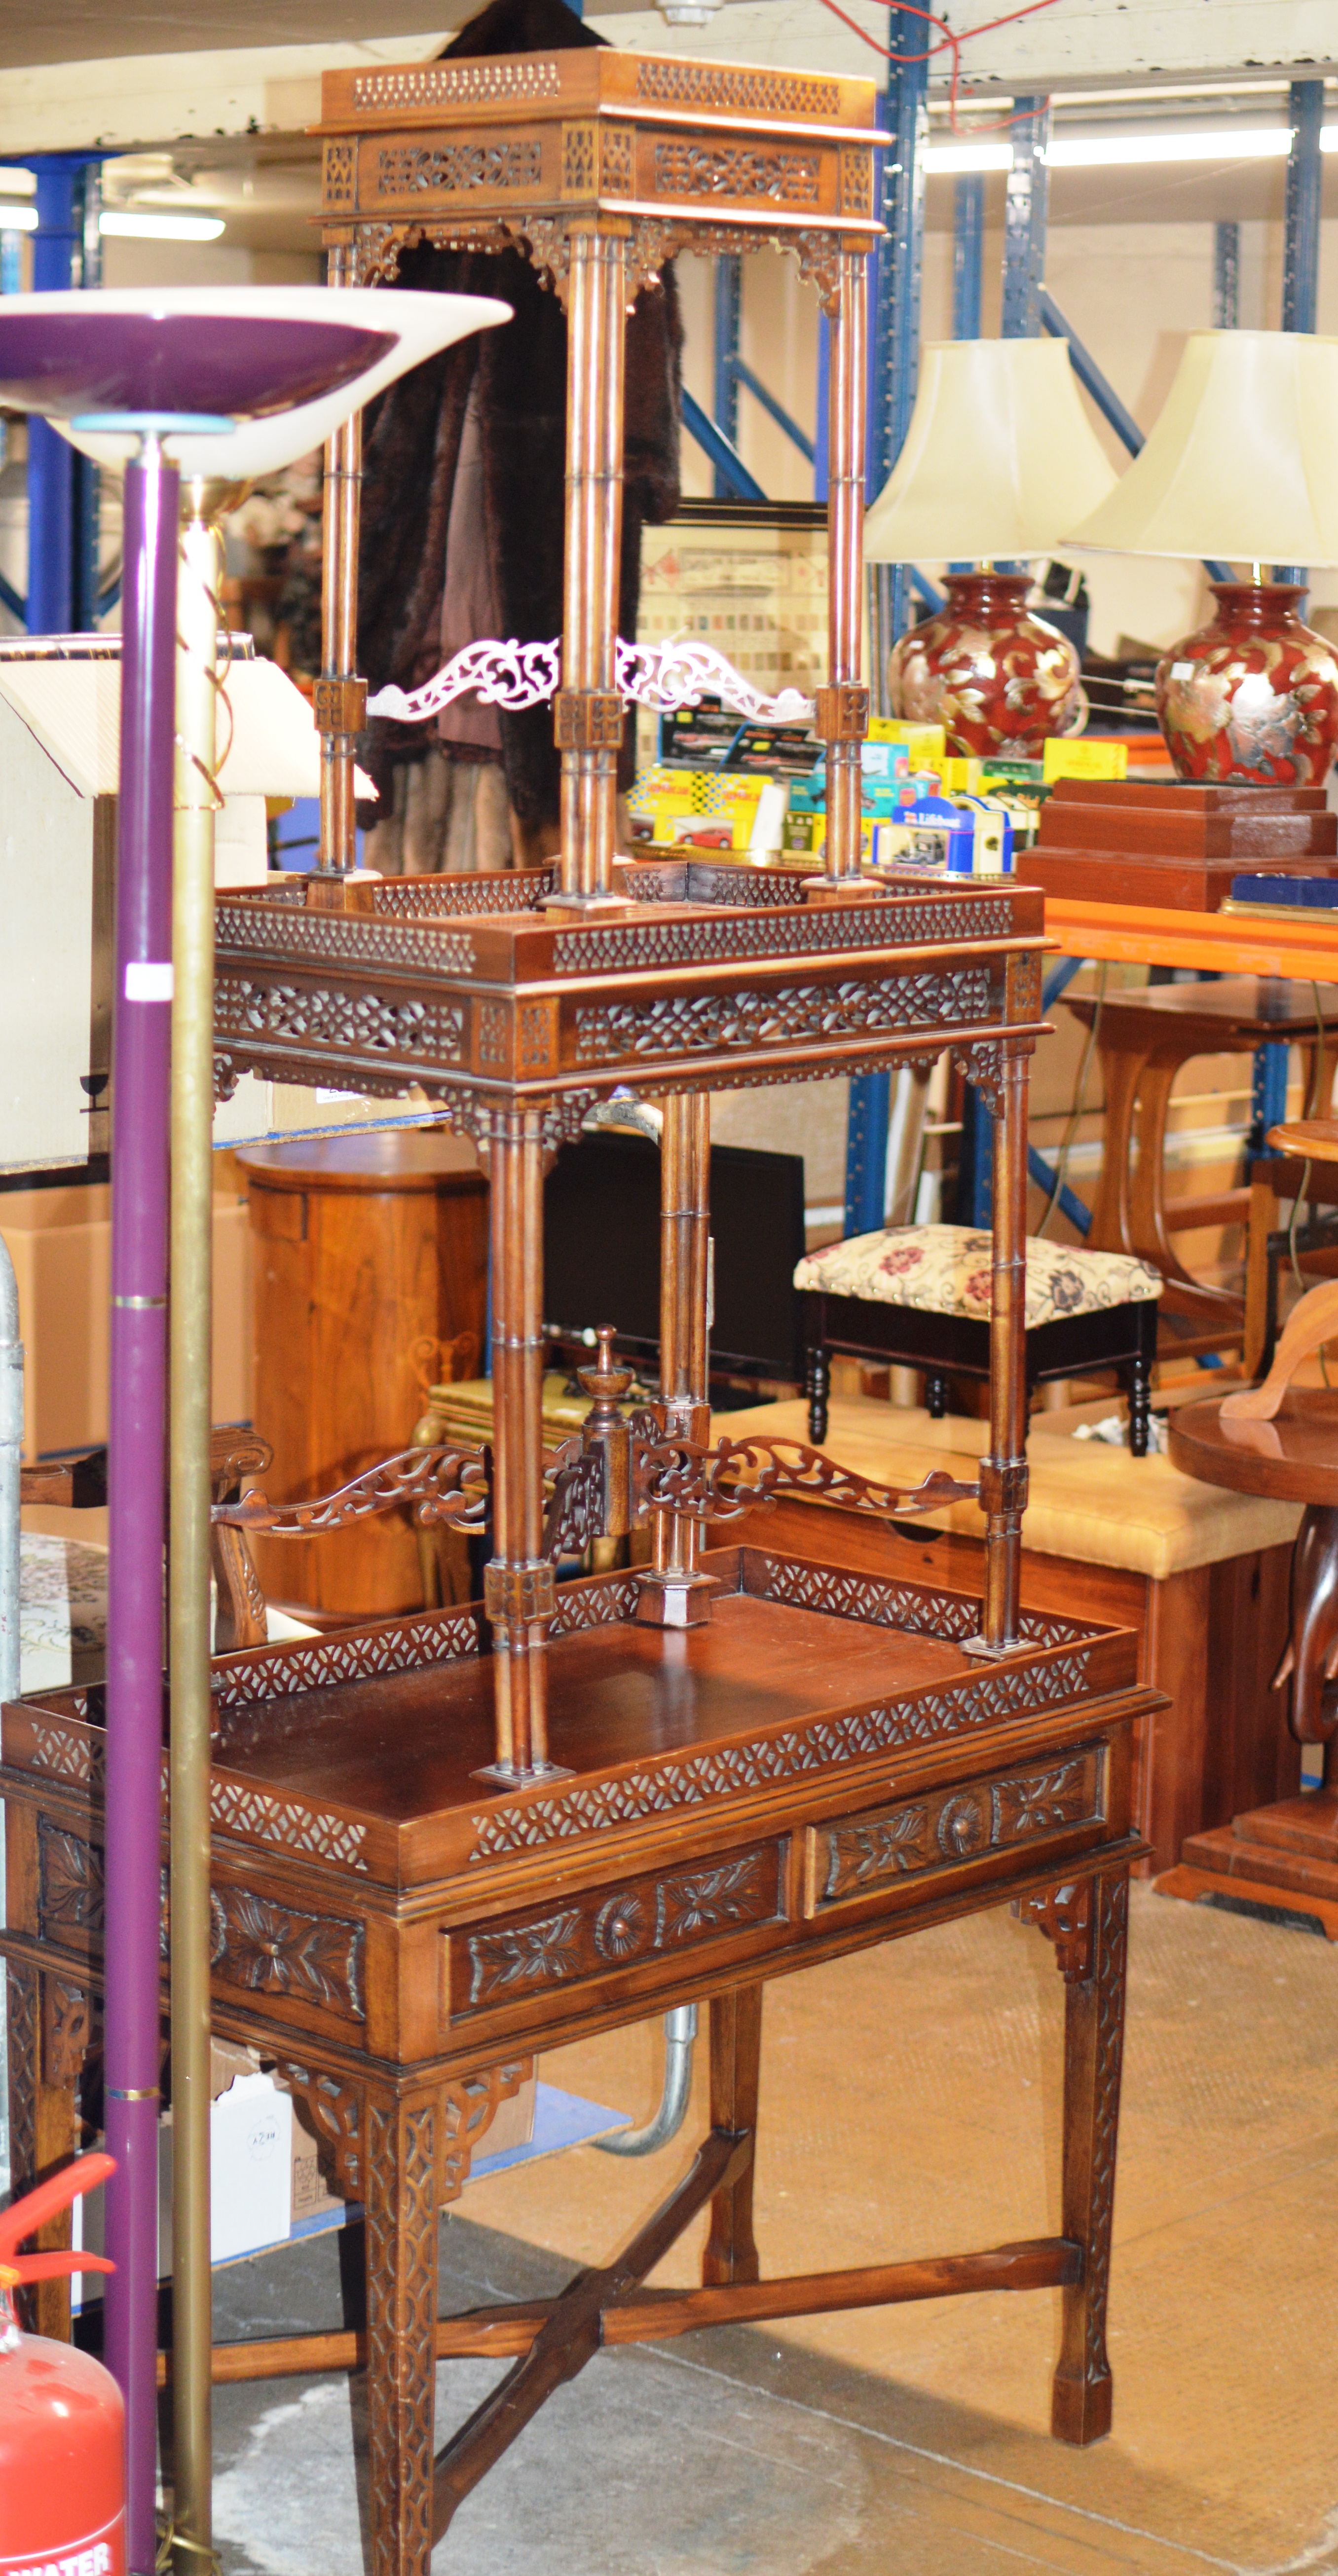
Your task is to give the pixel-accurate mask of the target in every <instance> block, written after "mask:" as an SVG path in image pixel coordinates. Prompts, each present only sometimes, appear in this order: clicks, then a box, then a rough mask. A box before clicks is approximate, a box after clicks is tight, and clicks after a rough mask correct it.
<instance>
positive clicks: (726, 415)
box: [711, 251, 743, 501]
mask: <svg viewBox="0 0 1338 2576" xmlns="http://www.w3.org/2000/svg"><path fill="white" fill-rule="evenodd" d="M742 306H743V261H742V260H741V258H740V257H739V255H738V252H737V251H722V252H721V254H720V257H719V258H718V259H717V261H716V264H715V379H714V383H713V386H712V390H711V409H712V412H713V413H714V415H715V425H716V428H717V429H723V431H724V433H725V436H726V438H727V439H728V440H729V443H730V446H731V447H737V446H738V443H739V380H738V377H737V376H736V375H735V373H734V362H735V359H736V358H737V357H738V354H739V317H740V313H741V310H742ZM715 497H716V499H717V501H728V500H730V499H731V498H732V497H733V496H732V494H731V491H730V487H729V485H728V483H727V482H726V481H725V480H724V478H723V476H722V475H721V473H720V471H719V469H718V468H717V470H716V478H715Z"/></svg>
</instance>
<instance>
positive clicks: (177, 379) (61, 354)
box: [0, 296, 398, 420]
mask: <svg viewBox="0 0 1338 2576" xmlns="http://www.w3.org/2000/svg"><path fill="white" fill-rule="evenodd" d="M77 301H78V303H79V305H80V307H81V308H82V309H81V310H79V311H77V312H71V311H65V312H52V311H50V310H48V311H46V312H44V313H43V312H32V311H27V312H25V311H23V310H21V309H8V310H7V309H6V305H5V304H4V303H0V401H4V402H7V403H11V404H13V405H14V407H15V408H16V409H17V410H19V411H35V412H42V413H45V414H46V415H47V417H48V418H51V417H55V418H60V419H70V418H72V417H75V416H78V415H80V414H83V413H88V412H97V413H111V412H116V413H121V414H132V415H133V414H140V415H142V414H144V413H160V414H161V413H176V414H179V415H184V414H193V415H195V416H196V417H197V418H198V417H202V416H208V415H213V416H215V417H217V416H220V415H228V416H230V417H231V418H233V419H249V420H255V419H260V418H263V417H264V416H265V415H266V414H267V413H270V412H280V411H288V410H290V409H292V408H294V407H295V406H296V405H297V404H299V403H306V402H313V401H315V400H316V399H317V398H318V397H319V396H320V395H321V394H328V393H333V392H335V391H336V390H337V389H338V387H339V386H341V385H346V384H351V383H352V382H353V379H354V378H355V377H356V376H360V375H362V374H364V373H365V372H366V370H367V369H368V368H369V367H373V366H375V365H376V363H377V361H378V360H379V359H381V358H383V357H386V356H388V354H389V352H390V351H391V350H392V349H393V348H394V347H395V344H396V340H397V338H398V334H397V333H396V332H394V331H374V330H369V329H368V328H367V326H366V325H365V324H362V323H352V322H336V321H333V320H332V321H329V322H324V321H321V322H317V321H310V322H308V321H296V320H288V319H284V320H279V319H278V318H276V319H274V320H273V321H271V320H268V319H259V318H256V317H252V316H245V317H243V316H241V315H238V314H225V313H208V314H205V313H198V312H196V313H171V312H162V313H125V312H99V311H98V309H97V303H96V300H95V299H94V298H93V297H91V296H87V297H86V296H80V297H79V298H78V299H77Z"/></svg>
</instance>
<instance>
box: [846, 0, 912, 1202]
mask: <svg viewBox="0 0 1338 2576" xmlns="http://www.w3.org/2000/svg"><path fill="white" fill-rule="evenodd" d="M887 42H888V50H889V54H890V60H889V63H888V67H887V95H886V98H885V100H884V101H883V105H882V121H883V123H884V125H885V126H886V129H887V137H888V139H887V143H886V145H885V146H884V148H883V150H882V152H881V153H880V154H879V155H878V160H879V162H880V163H881V181H880V194H879V212H880V213H881V215H882V219H883V222H884V224H885V225H886V227H887V230H886V233H885V234H884V237H883V239H882V240H881V241H880V243H879V245H878V248H877V250H876V251H875V253H874V256H873V262H872V266H873V271H874V275H873V279H872V281H871V291H872V295H873V329H872V332H871V334H870V337H871V340H872V343H873V367H872V392H871V401H870V407H869V440H868V445H867V449H866V456H867V477H866V479H867V487H868V497H869V499H870V500H872V499H873V498H874V496H875V494H877V493H878V492H881V490H882V488H883V485H884V483H885V482H886V481H887V478H888V475H889V474H890V473H891V471H892V468H893V466H894V465H895V464H896V461H897V458H898V456H899V455H900V454H901V448H902V442H903V440H904V439H905V436H906V432H907V429H908V428H909V426H910V418H911V412H912V409H913V407H914V403H915V383H916V377H917V374H918V372H919V364H920V269H921V263H922V261H923V257H924V222H925V146H926V144H927V142H928V139H929V104H928V87H929V65H928V62H927V60H926V59H925V54H926V27H925V22H924V20H923V18H912V17H910V16H908V15H907V13H906V11H905V10H904V9H901V8H899V7H893V8H892V9H891V10H890V11H889V13H888V33H887ZM917 56H918V57H919V59H918V60H917V59H916V58H917ZM819 421H820V422H821V413H819ZM821 436H822V432H821V427H820V428H819V438H820V439H821ZM871 604H872V608H873V615H872V617H871V619H870V627H871V653H870V659H871V661H872V664H873V670H872V674H871V677H872V681H873V690H874V704H875V706H877V707H879V708H881V709H882V710H884V712H886V711H887V657H888V654H889V653H890V651H891V649H892V646H893V644H894V643H895V641H896V639H897V637H898V635H900V634H901V633H902V632H903V631H904V629H905V628H906V627H907V626H908V625H909V624H910V571H909V567H908V566H906V565H904V564H879V565H878V566H877V568H876V571H875V573H874V577H873V598H872V603H871ZM890 1100H891V1085H890V1081H889V1077H888V1075H887V1074H886V1073H874V1074H855V1075H854V1076H853V1077H852V1079H851V1084H850V1116H849V1122H848V1125H847V1130H846V1208H845V1230H846V1233H847V1234H848V1235H850V1234H871V1233H873V1232H874V1230H875V1229H876V1228H877V1227H879V1226H881V1224H882V1223H883V1219H884V1216H885V1215H886V1210H887V1129H888V1113H889V1106H890Z"/></svg>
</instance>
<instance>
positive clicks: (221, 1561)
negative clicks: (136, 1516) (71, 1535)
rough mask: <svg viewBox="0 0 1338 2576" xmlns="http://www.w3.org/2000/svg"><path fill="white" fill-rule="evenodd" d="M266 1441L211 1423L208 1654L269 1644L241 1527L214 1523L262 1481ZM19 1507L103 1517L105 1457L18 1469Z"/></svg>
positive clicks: (91, 1453) (268, 1454)
mask: <svg viewBox="0 0 1338 2576" xmlns="http://www.w3.org/2000/svg"><path fill="white" fill-rule="evenodd" d="M273 1458H274V1452H273V1450H272V1449H271V1447H270V1445H269V1442H268V1441H267V1440H261V1439H260V1438H259V1437H258V1436H257V1434H256V1433H255V1432H254V1431H248V1430H245V1429H243V1428H242V1427H240V1426H239V1425H238V1424H237V1423H233V1422H225V1423H221V1424H216V1425H215V1427H214V1430H213V1433H212V1435H211V1440H210V1454H209V1470H210V1487H211V1494H212V1500H213V1505H214V1511H215V1519H214V1523H213V1527H212V1531H211V1534H210V1555H211V1558H212V1560H213V1568H214V1582H215V1587H216V1603H215V1611H214V1652H215V1654H216V1655H226V1654H230V1653H231V1652H232V1650H233V1649H234V1648H235V1647H240V1646H263V1645H266V1644H267V1643H268V1641H269V1618H268V1614H267V1612H266V1608H265V1596H264V1593H263V1592H262V1590H261V1588H260V1581H259V1577H258V1576H257V1574H256V1570H255V1564H254V1561H253V1559H252V1556H251V1551H250V1548H249V1547H248V1545H247V1541H246V1532H245V1530H244V1529H238V1528H235V1527H230V1526H229V1525H228V1524H227V1523H226V1522H223V1521H221V1520H219V1519H218V1518H217V1513H218V1511H219V1508H220V1506H222V1505H225V1504H231V1503H236V1502H238V1501H240V1499H241V1490H242V1486H243V1484H244V1483H245V1481H246V1478H247V1477H248V1476H262V1475H263V1474H264V1472H265V1470H266V1468H267V1467H269V1466H270V1465H271V1464H272V1463H273ZM19 1500H20V1502H21V1503H47V1504H54V1505H55V1506H56V1507H57V1508H58V1509H60V1508H63V1509H65V1510H67V1511H101V1510H104V1509H105V1507H106V1502H107V1452H106V1449H105V1448H101V1449H86V1450H85V1451H84V1452H83V1454H82V1455H81V1456H80V1457H77V1458H60V1459H54V1460H52V1461H50V1462H47V1461H40V1460H39V1461H38V1463H37V1464H36V1465H34V1466H30V1467H24V1468H23V1469H21V1471H20V1482H19Z"/></svg>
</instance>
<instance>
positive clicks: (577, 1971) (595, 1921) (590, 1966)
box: [442, 1838, 789, 2022]
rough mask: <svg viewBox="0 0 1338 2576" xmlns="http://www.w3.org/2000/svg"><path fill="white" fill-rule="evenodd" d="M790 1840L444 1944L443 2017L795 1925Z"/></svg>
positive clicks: (459, 2016)
mask: <svg viewBox="0 0 1338 2576" xmlns="http://www.w3.org/2000/svg"><path fill="white" fill-rule="evenodd" d="M787 1849H788V1838H782V1839H780V1840H778V1841H775V1842H766V1843H756V1844H754V1845H752V1846H751V1847H750V1848H749V1849H748V1850H746V1851H737V1852H727V1853H725V1854H724V1855H723V1856H720V1857H715V1858H712V1859H710V1860H707V1861H699V1862H694V1863H687V1864H684V1866H682V1867H681V1868H677V1869H668V1870H659V1871H657V1872H656V1873H655V1874H654V1875H653V1876H648V1877H644V1878H627V1879H624V1880H621V1881H619V1882H617V1883H616V1884H615V1885H613V1886H608V1885H605V1886H603V1887H594V1888H585V1889H582V1890H580V1891H576V1892H573V1894H572V1895H571V1896H570V1897H569V1898H567V1899H566V1900H564V1902H562V1903H561V1904H558V1905H549V1906H546V1907H545V1908H544V1910H543V1912H542V1913H539V1912H533V1913H528V1914H521V1915H516V1916H514V1917H512V1918H507V1917H502V1918H500V1919H499V1920H497V1921H494V1922H492V1923H488V1924H480V1925H479V1926H478V1927H477V1929H472V1928H470V1927H469V1926H466V1927H465V1928H464V1929H462V1930H455V1929H452V1930H451V1931H450V1932H448V1933H446V1934H444V1935H443V1939H442V2017H443V2020H444V2021H450V2022H459V2021H462V2020H465V2019H467V2018H468V2017H469V2016H470V2015H471V2014H474V2013H494V2012H497V2011H499V2010H501V2009H503V2008H504V2007H505V2006H506V2005H508V2004H512V2003H517V2004H519V2003H524V2002H526V2001H527V2000H530V1999H532V1998H533V1997H535V1996H539V1995H545V1994H549V1993H553V1992H555V1991H558V1990H561V1989H563V1988H567V1987H572V1986H577V1985H579V1984H581V1983H582V1982H583V1981H584V1980H586V1979H589V1978H596V1977H602V1976H603V1977H606V1976H607V1975H608V1973H609V1971H610V1969H618V1968H639V1967H642V1966H649V1965H651V1964H652V1963H655V1962H658V1961H660V1960H663V1961H664V1963H665V1964H666V1966H667V1965H668V1964H669V1962H670V1961H671V1960H675V1959H678V1958H681V1957H682V1956H683V1955H684V1953H685V1952H688V1951H692V1950H697V1949H703V1950H704V1949H706V1948H708V1947H709V1948H712V1949H715V1950H718V1949H719V1948H720V1947H721V1946H722V1945H727V1946H728V1945H732V1944H739V1945H742V1946H745V1947H746V1948H747V1949H749V1950H750V1951H751V1950H752V1949H754V1948H755V1947H756V1945H757V1935H758V1933H759V1932H762V1933H765V1932H766V1931H767V1930H768V1929H769V1928H771V1927H777V1928H779V1927H781V1926H783V1925H784V1924H785V1923H786V1922H787V1920H788V1914H789V1909H788V1905H787V1901H786V1855H787Z"/></svg>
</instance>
